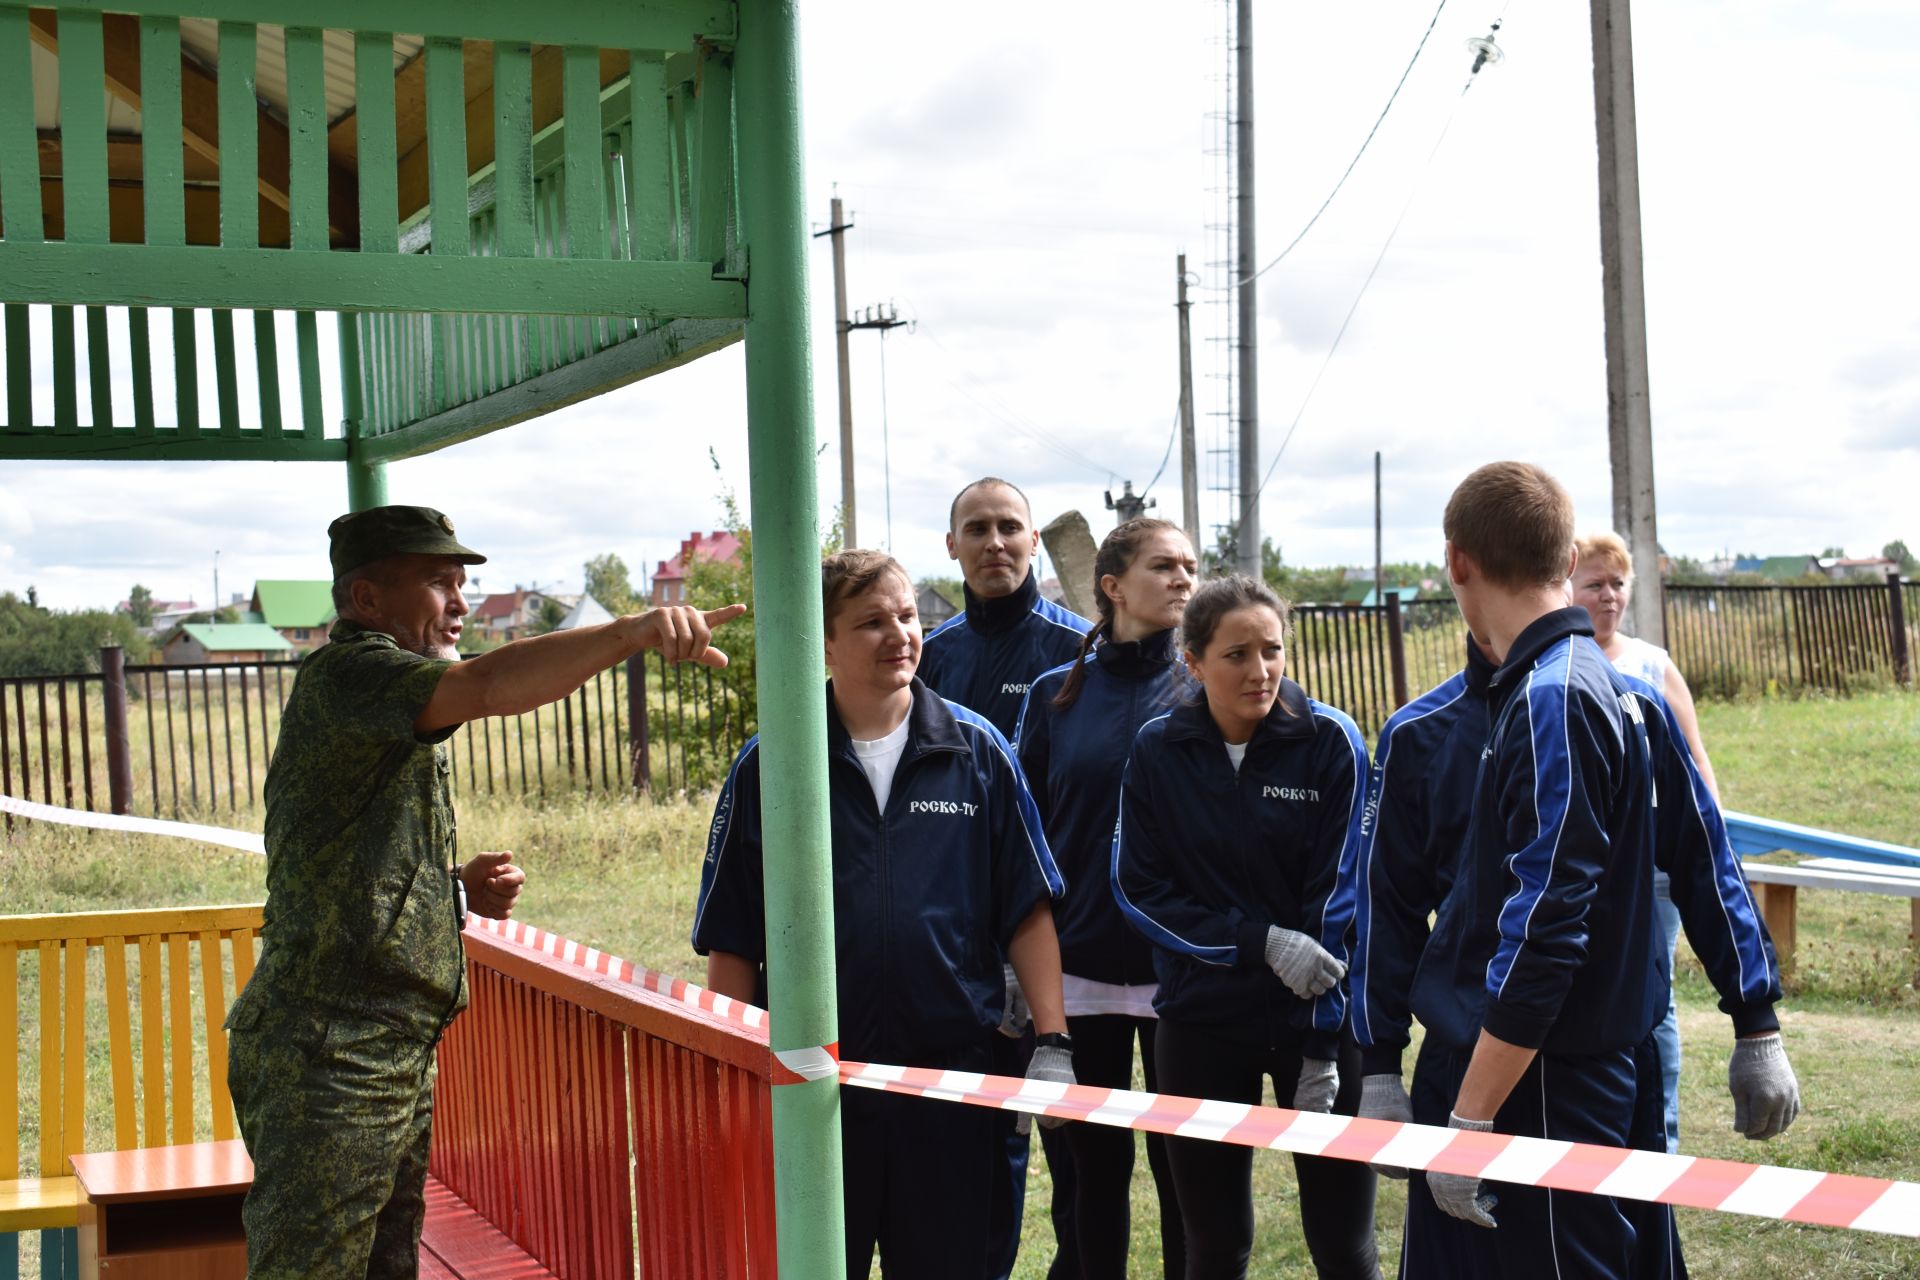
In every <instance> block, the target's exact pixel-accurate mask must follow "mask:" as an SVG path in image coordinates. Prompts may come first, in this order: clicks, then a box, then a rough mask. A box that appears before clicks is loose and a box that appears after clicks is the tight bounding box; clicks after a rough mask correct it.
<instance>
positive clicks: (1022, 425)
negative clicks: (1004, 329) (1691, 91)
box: [914, 318, 1113, 482]
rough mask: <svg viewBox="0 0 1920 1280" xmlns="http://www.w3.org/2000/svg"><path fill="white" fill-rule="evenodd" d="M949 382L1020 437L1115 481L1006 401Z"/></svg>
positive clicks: (926, 333) (933, 338)
mask: <svg viewBox="0 0 1920 1280" xmlns="http://www.w3.org/2000/svg"><path fill="white" fill-rule="evenodd" d="M914 326H915V327H914V332H915V333H916V334H918V335H920V336H922V337H924V338H926V339H927V341H929V342H931V343H933V345H934V346H936V347H938V348H940V350H941V351H942V352H943V353H944V354H945V355H947V356H948V357H949V358H950V359H951V360H952V361H953V364H954V369H955V372H957V373H958V374H959V375H960V377H962V378H965V379H966V380H967V381H968V382H973V381H974V379H973V376H972V375H971V374H969V373H967V372H966V370H965V368H964V367H963V366H962V365H961V363H960V357H959V356H957V355H955V354H954V352H953V350H952V349H951V348H949V347H948V346H947V345H946V344H945V343H944V342H942V341H940V339H939V337H938V336H937V335H935V334H934V333H933V332H932V331H930V330H929V329H928V328H927V326H926V321H924V320H920V319H918V318H916V319H915V320H914ZM946 383H947V385H948V386H950V387H952V388H953V389H954V390H955V391H958V392H959V393H960V394H961V395H963V396H965V397H966V398H967V399H968V400H970V401H972V402H973V403H974V404H975V405H976V406H978V407H979V408H980V409H982V410H984V411H985V412H987V413H989V414H991V415H992V416H994V417H995V418H998V419H999V420H1000V422H1001V423H1002V424H1003V425H1005V426H1007V427H1009V428H1010V429H1012V430H1013V431H1015V432H1017V433H1019V434H1020V435H1024V436H1026V437H1027V438H1029V439H1030V440H1032V441H1033V442H1034V443H1036V444H1038V445H1040V446H1041V447H1042V448H1044V449H1047V450H1049V451H1050V452H1052V453H1053V454H1054V455H1055V456H1056V457H1058V458H1060V459H1061V460H1063V461H1065V462H1071V463H1073V464H1074V465H1075V466H1077V467H1081V468H1083V469H1085V470H1087V471H1091V472H1092V473H1094V474H1095V475H1100V476H1105V477H1106V478H1107V480H1108V482H1111V481H1112V480H1113V470H1112V468H1110V467H1107V466H1104V465H1102V464H1101V463H1098V462H1095V461H1094V460H1093V459H1092V458H1089V457H1087V455H1086V454H1084V453H1081V452H1080V451H1079V450H1077V449H1075V448H1074V447H1073V446H1072V445H1069V444H1067V443H1066V442H1065V441H1063V440H1060V439H1058V438H1056V437H1055V436H1053V435H1051V434H1050V433H1048V432H1047V431H1044V430H1042V429H1041V428H1040V427H1039V426H1037V425H1035V424H1034V423H1033V422H1031V421H1029V420H1028V419H1026V418H1025V417H1023V416H1021V415H1020V414H1019V413H1017V412H1016V411H1014V410H1013V409H1012V408H1011V407H1009V406H1008V405H1007V404H1005V403H1004V402H1000V401H996V403H995V404H988V403H987V402H986V401H985V400H982V399H981V398H980V396H976V395H974V394H973V392H971V391H969V390H967V388H965V387H963V386H961V385H960V383H958V382H956V381H954V380H953V379H952V378H947V379H946ZM974 385H975V386H976V387H978V388H979V390H980V392H981V395H984V396H992V394H993V393H992V392H990V391H988V390H987V389H986V388H985V387H983V386H980V384H979V383H977V382H975V383H974Z"/></svg>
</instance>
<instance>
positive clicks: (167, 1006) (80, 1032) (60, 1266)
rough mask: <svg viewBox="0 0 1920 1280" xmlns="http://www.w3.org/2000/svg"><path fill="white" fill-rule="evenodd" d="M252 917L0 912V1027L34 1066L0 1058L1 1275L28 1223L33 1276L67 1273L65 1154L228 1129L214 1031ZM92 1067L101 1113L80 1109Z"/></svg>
mask: <svg viewBox="0 0 1920 1280" xmlns="http://www.w3.org/2000/svg"><path fill="white" fill-rule="evenodd" d="M260 924H261V908H260V907H259V906H258V905H257V904H255V905H244V906H216V907H185V908H163V909H160V910H155V911H115V912H102V913H85V914H78V915H37V916H5V917H0V1026H4V1025H12V1026H14V1027H16V1028H18V1029H19V1033H20V1039H21V1041H22V1042H23V1047H24V1048H25V1050H26V1060H27V1061H28V1062H29V1063H31V1064H33V1066H32V1067H30V1069H29V1074H28V1077H27V1080H26V1081H23V1080H22V1079H21V1073H20V1062H21V1057H20V1054H19V1053H18V1052H17V1051H16V1052H13V1053H5V1054H0V1094H4V1095H5V1096H6V1098H7V1100H8V1101H7V1103H6V1104H0V1280H11V1278H12V1277H14V1276H17V1275H18V1273H19V1233H20V1232H23V1231H33V1230H38V1231H39V1232H40V1233H41V1237H40V1240H41V1246H40V1247H41V1274H42V1275H43V1276H45V1277H48V1278H49V1280H53V1278H54V1277H59V1276H63V1275H65V1276H72V1275H74V1274H76V1271H77V1267H78V1240H77V1236H76V1232H75V1228H76V1227H77V1226H78V1224H79V1205H80V1199H79V1194H78V1188H77V1184H76V1182H75V1180H74V1177H73V1174H72V1172H71V1168H70V1165H69V1158H70V1157H72V1156H74V1155H77V1154H82V1153H85V1152H87V1151H89V1150H92V1151H115V1150H120V1151H126V1150H134V1149H137V1148H142V1147H159V1146H169V1145H175V1144H181V1143H191V1142H194V1141H195V1140H196V1139H198V1138H200V1137H202V1136H205V1135H211V1136H212V1137H213V1138H214V1139H215V1140H224V1139H230V1138H233V1137H235V1136H236V1135H235V1128H234V1118H233V1103H232V1100H231V1099H230V1098H229V1097H228V1095H227V1038H226V1033H225V1032H224V1031H222V1030H221V1027H220V1024H221V1022H222V1021H224V1020H225V1018H226V1010H227V1007H228V1004H229V1003H230V1001H231V999H232V995H233V993H235V992H237V991H238V990H239V989H240V988H241V987H244V986H245V985H246V983H247V979H248V978H249V977H251V976H252V974H253V964H254V945H255V944H254V939H255V938H256V937H257V936H258V934H259V931H260ZM28 966H33V967H34V969H35V973H34V975H33V977H32V982H33V987H32V988H31V989H30V990H29V991H28V992H27V993H25V995H24V996H23V993H22V989H21V982H22V978H23V976H24V972H25V970H26V968H27V967H28ZM229 974H230V975H231V976H230V977H229ZM96 975H97V978H98V982H97V983H90V978H92V977H94V976H96ZM23 1007H24V1010H27V1011H33V1013H34V1016H33V1017H32V1018H31V1020H30V1022H29V1021H28V1020H26V1019H23V1017H22V1014H23ZM102 1049H104V1053H103V1052H101V1051H102ZM89 1075H92V1076H93V1077H94V1083H95V1086H96V1089H98V1086H99V1085H101V1084H104V1085H105V1086H106V1088H105V1096H106V1097H107V1099H108V1105H107V1106H106V1107H105V1108H104V1109H102V1108H98V1107H90V1106H89V1099H88V1094H87V1090H88V1082H89ZM103 1075H104V1079H102V1078H101V1077H102V1076H103ZM23 1085H29V1086H31V1087H32V1088H33V1090H34V1092H35V1093H36V1094H37V1097H33V1098H29V1096H28V1094H27V1092H25V1091H24V1090H23ZM97 1096H98V1094H96V1097H97ZM102 1111H104V1112H105V1114H100V1113H101V1112H102ZM30 1114H31V1119H32V1120H33V1123H32V1124H29V1119H30ZM23 1141H25V1142H26V1143H28V1144H29V1147H30V1149H23V1146H22V1144H23ZM23 1174H24V1175H25V1176H23Z"/></svg>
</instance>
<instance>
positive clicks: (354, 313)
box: [0, 0, 745, 463]
mask: <svg viewBox="0 0 1920 1280" xmlns="http://www.w3.org/2000/svg"><path fill="white" fill-rule="evenodd" d="M103 7H106V6H103V5H80V6H70V7H66V8H60V9H31V10H30V9H29V8H28V7H27V6H25V5H23V4H20V3H18V2H17V0H0V233H3V237H0V300H4V301H5V303H6V304H7V305H6V307H5V309H4V322H5V346H6V363H5V380H6V387H7V391H6V397H5V401H4V416H3V417H0V424H3V425H0V457H16V458H31V457H42V458H45V457H84V456H99V457H156V456H160V457H177V458H229V457H245V458H258V459H302V458H305V459H334V460H341V459H348V458H353V459H355V460H357V461H360V462H363V463H379V462H383V461H388V460H391V459H395V458H403V457H409V456H413V455H415V454H418V453H422V452H426V451H428V450H430V449H436V448H441V447H444V446H445V445H447V444H451V443H454V442H455V441H458V440H460V439H464V438H468V437H470V436H473V435H477V434H480V433H482V432H485V431H490V430H495V429H498V428H499V427H502V426H506V425H509V424H511V423H513V422H517V421H521V420H523V419H525V418H528V417H532V416H535V415H537V414H540V413H544V412H549V411H551V410H552V409H555V408H558V407H560V406H562V405H565V404H568V403H572V402H574V401H576V400H579V399H582V398H584V397H586V396H589V395H592V394H595V393H597V392H600V391H604V390H607V389H609V388H610V387H612V386H616V385H619V384H620V383H623V382H627V381H631V380H633V379H635V378H638V377H643V376H645V375H646V374H648V373H651V372H656V371H658V370H660V369H663V368H669V367H672V366H673V365H675V364H679V363H682V362H684V361H686V360H689V359H692V358H694V357H695V356H698V355H701V354H704V353H705V352H707V351H710V350H713V349H714V348H716V347H718V346H720V345H723V344H724V343H726V342H730V341H732V340H734V339H736V338H738V337H739V336H740V332H741V324H742V321H743V318H744V316H745V287H744V284H743V282H742V280H741V276H742V270H741V266H742V263H741V254H740V251H739V246H738V242H737V238H736V234H735V231H736V227H737V222H738V219H737V215H736V209H735V181H734V160H733V123H734V122H733V86H732V81H731V73H730V55H729V52H728V51H729V47H730V44H731V41H732V39H733V28H734V24H735V17H734V11H733V8H732V6H731V5H728V4H724V3H714V2H713V0H680V2H678V3H671V2H664V3H663V2H659V0H650V2H648V3H641V4H619V5H588V4H578V5H509V4H505V3H494V2H492V0H484V2H482V3H479V4H474V3H466V2H461V3H454V2H448V3H410V4H405V5H391V6H388V5H382V6H378V7H376V6H375V5H373V4H371V3H358V2H353V3H330V4H329V5H327V6H326V7H325V9H324V11H323V12H324V13H325V16H326V19H327V21H329V22H330V23H336V24H346V23H360V22H365V23H368V24H370V25H369V26H368V27H366V28H361V27H358V26H353V27H345V26H336V27H330V28H328V29H325V30H322V29H321V28H317V27H312V26H303V25H300V24H301V23H303V22H310V21H312V18H313V16H314V11H313V10H312V9H311V7H307V6H295V5H293V4H291V3H287V2H286V0H278V2H275V0H267V2H266V3H259V4H242V3H239V2H238V0H201V2H196V0H184V3H183V2H182V0H168V2H166V3H158V2H156V0H111V4H110V7H111V8H112V9H113V10H114V11H113V12H110V13H103V12H101V9H102V8H103ZM182 9H184V10H185V12H184V13H182V12H176V11H178V10H182ZM403 15H404V16H403ZM396 20H400V21H404V22H405V23H406V25H408V26H411V27H418V28H420V30H419V31H418V32H417V33H416V34H413V35H403V36H401V37H399V39H398V41H397V42H396V37H395V35H394V34H392V33H391V32H390V31H389V30H388V29H387V28H388V27H391V26H393V25H395V24H396ZM183 23H184V24H185V26H184V32H185V35H186V37H187V38H186V39H185V40H184V42H183ZM210 33H211V34H210ZM210 41H211V43H212V48H213V49H214V50H216V51H217V63H215V65H213V66H212V68H211V69H209V68H208V67H207V66H206V65H205V63H204V62H202V61H200V60H198V59H196V58H195V57H194V56H192V46H195V45H200V46H205V45H207V44H208V43H209V42H210ZM36 45H37V46H39V47H40V48H41V49H43V50H48V51H53V52H56V53H57V57H58V76H57V80H58V84H57V100H58V112H59V126H58V129H57V130H48V131H45V132H42V131H40V130H38V129H36V121H35V107H36V101H35V98H36V95H35V84H34V79H35V76H34V72H35V66H34V58H33V52H32V51H33V48H34V46H36ZM41 75H42V76H43V77H44V75H45V70H44V67H42V68H41ZM269 77H270V78H271V79H272V80H273V89H274V92H275V94H277V95H278V96H279V97H281V98H283V99H284V102H283V103H276V104H273V109H271V110H270V109H269V108H268V107H266V106H263V105H262V97H263V86H264V84H265V81H266V80H267V79H268V78H269ZM45 96H46V95H45V90H44V88H43V90H42V99H43V101H44V98H45ZM116 103H117V104H123V105H124V106H125V107H129V108H133V109H137V110H138V111H139V113H140V114H139V135H138V138H137V139H130V138H127V137H125V136H121V135H114V134H109V132H108V117H109V109H110V106H111V105H112V104H116ZM43 114H44V112H43ZM570 122H572V123H570ZM53 156H57V158H58V159H57V166H58V167H57V176H56V174H55V170H54V164H53V161H52V160H51V159H49V157H53ZM130 197H136V198H130ZM210 198H211V199H216V200H217V205H215V204H211V203H209V200H210ZM31 306H43V307H45V308H47V312H48V314H47V315H46V316H45V317H43V318H35V317H32V316H30V307H31ZM122 308H124V309H125V310H124V311H122V310H121V309H122ZM150 308H165V309H166V310H168V311H170V313H171V314H170V315H169V316H159V317H156V316H155V315H154V314H153V311H152V310H150ZM328 312H332V313H338V314H340V315H342V316H345V317H347V319H346V320H345V321H344V322H343V323H339V324H338V325H337V332H338V335H339V340H338V341H337V342H327V343H324V344H323V342H322V336H321V335H322V324H321V315H322V313H328ZM202 313H204V315H203V314H202ZM246 313H250V315H251V319H250V321H249V319H248V318H247V314H246ZM82 315H84V321H85V322H84V326H82V325H81V323H80V321H81V317H82ZM237 315H238V318H236V316H237ZM281 317H284V318H281ZM330 323H332V322H330ZM36 328H37V329H39V330H40V333H39V334H38V335H36V332H35V330H36ZM82 332H84V345H83V344H82V341H81V334H82ZM36 336H38V337H39V338H40V341H39V342H38V343H37V342H36ZM42 344H44V345H45V346H46V347H48V348H50V349H49V350H42V349H40V346H41V345H42ZM249 348H251V349H250V350H249ZM156 355H157V356H158V360H157V361H156ZM156 363H158V364H159V366H160V367H159V368H156ZM328 364H332V365H333V366H334V367H333V368H332V369H331V370H328V369H327V368H326V367H325V366H326V365H328ZM168 366H170V367H168ZM36 369H41V370H50V372H51V381H52V391H53V394H52V403H51V414H50V415H49V414H47V413H46V412H45V406H44V405H43V407H42V410H41V412H39V413H36V409H35V404H34V396H33V386H32V378H33V373H34V371H35V370H36ZM328 372H331V374H332V376H333V379H334V380H335V381H336V382H337V383H338V384H339V385H340V387H341V395H340V403H341V404H342V405H343V406H344V407H343V408H342V410H341V411H340V413H339V417H338V418H333V417H332V416H331V415H330V414H329V413H328V412H327V408H326V405H325V403H324V401H323V394H322V387H323V381H324V379H325V377H326V375H327V373H328ZM157 375H158V376H157ZM209 375H210V377H211V382H212V385H211V386H210V387H203V386H202V385H201V384H202V381H203V379H205V378H207V377H208V376H209ZM83 382H84V384H85V385H86V387H87V390H88V395H87V405H88V408H89V412H87V413H85V414H83V412H82V405H81V397H80V394H79V389H80V387H81V385H82V383H83ZM349 384H351V385H349Z"/></svg>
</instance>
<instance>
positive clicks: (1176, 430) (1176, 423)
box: [1140, 400, 1180, 498]
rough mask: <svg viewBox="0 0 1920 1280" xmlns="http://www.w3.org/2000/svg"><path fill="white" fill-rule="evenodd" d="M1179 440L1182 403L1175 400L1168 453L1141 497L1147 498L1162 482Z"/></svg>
mask: <svg viewBox="0 0 1920 1280" xmlns="http://www.w3.org/2000/svg"><path fill="white" fill-rule="evenodd" d="M1179 438H1180V402H1179V401H1178V400H1175V401H1174V402H1173V430H1172V431H1170V432H1168V433H1167V451H1166V452H1165V453H1163V454H1161V455H1160V468H1159V470H1157V471H1155V472H1154V473H1153V479H1151V480H1149V481H1147V487H1146V488H1144V489H1142V490H1141V491H1140V496H1141V497H1142V498H1145V497H1146V496H1147V495H1148V494H1149V493H1152V492H1153V486H1154V485H1156V484H1158V483H1159V482H1160V477H1161V476H1162V475H1163V474H1165V472H1166V470H1167V460H1168V459H1169V458H1171V457H1173V442H1174V441H1175V440H1177V439H1179Z"/></svg>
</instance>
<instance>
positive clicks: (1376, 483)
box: [1373, 449, 1387, 605]
mask: <svg viewBox="0 0 1920 1280" xmlns="http://www.w3.org/2000/svg"><path fill="white" fill-rule="evenodd" d="M1373 602H1374V603H1375V604H1378V605H1384V604H1386V602H1387V580H1386V578H1385V577H1384V576H1383V574H1382V572H1381V556H1380V451H1379V450H1378V449H1375V450H1374V451H1373Z"/></svg>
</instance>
